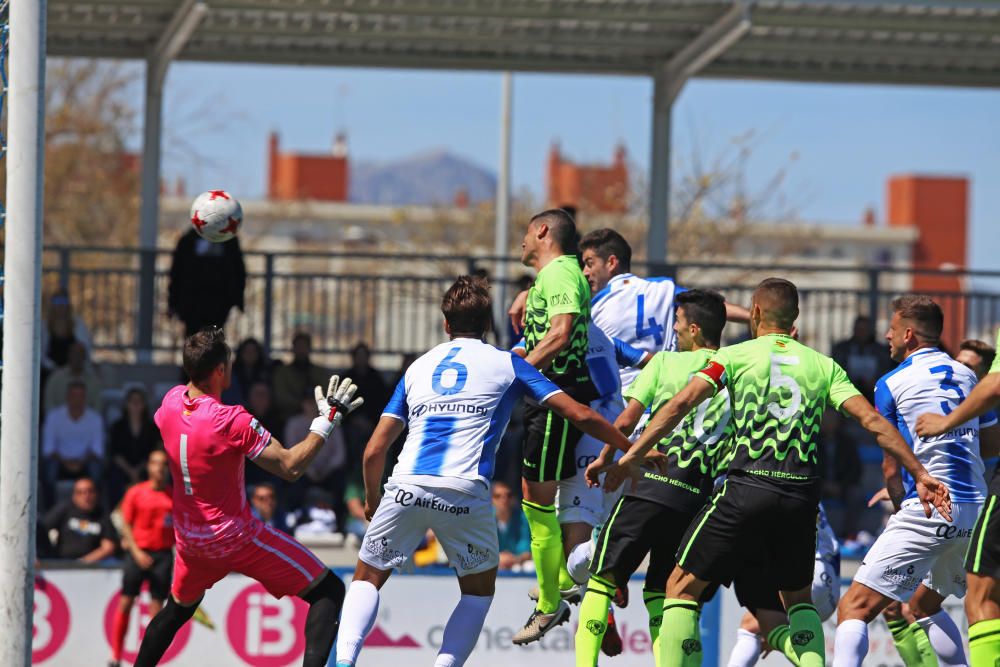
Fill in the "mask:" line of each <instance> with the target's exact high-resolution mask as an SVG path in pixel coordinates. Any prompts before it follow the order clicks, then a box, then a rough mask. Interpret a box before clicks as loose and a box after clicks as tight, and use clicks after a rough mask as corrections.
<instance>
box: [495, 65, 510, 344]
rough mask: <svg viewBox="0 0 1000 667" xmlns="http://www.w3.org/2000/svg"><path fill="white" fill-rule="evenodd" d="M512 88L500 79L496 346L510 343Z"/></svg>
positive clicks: (507, 80)
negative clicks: (504, 333)
mask: <svg viewBox="0 0 1000 667" xmlns="http://www.w3.org/2000/svg"><path fill="white" fill-rule="evenodd" d="M512 88H513V85H512V80H511V74H510V72H504V73H503V74H502V75H501V84H500V165H499V169H498V170H497V194H496V198H497V201H496V223H495V225H494V239H493V254H494V255H496V257H497V260H496V267H495V269H494V271H493V285H494V290H493V323H494V326H496V327H497V329H498V331H496V332H495V333H496V336H497V341H498V342H499V343H500V345H504V344H506V343H513V342H514V341H504V340H503V339H502V338H501V332H502V331H506V330H507V328H506V327H505V326H504V323H505V322H506V321H507V262H506V261H505V258H506V257H507V253H508V252H509V246H510V125H511V113H510V106H511V98H512V96H513V90H512Z"/></svg>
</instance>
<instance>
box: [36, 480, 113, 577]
mask: <svg viewBox="0 0 1000 667" xmlns="http://www.w3.org/2000/svg"><path fill="white" fill-rule="evenodd" d="M42 527H43V528H44V529H45V530H46V532H49V533H50V532H52V531H55V532H56V540H55V545H54V549H53V554H54V555H55V557H56V558H64V559H67V560H77V561H80V562H81V563H96V562H98V561H101V560H104V559H105V558H110V557H111V556H113V555H114V553H115V543H116V542H117V540H118V535H117V533H115V529H114V526H112V525H111V519H110V518H109V517H108V515H107V514H105V513H104V512H103V511H102V510H101V507H100V502H99V501H98V498H97V485H96V484H95V483H94V480H92V479H90V478H89V477H81V478H80V479H78V480H76V483H75V484H74V485H73V495H72V496H71V497H70V499H69V500H67V501H66V502H64V503H61V504H60V505H58V506H57V507H55V508H53V509H52V510H51V511H50V512H49V513H48V514H46V515H45V518H44V519H43V520H42Z"/></svg>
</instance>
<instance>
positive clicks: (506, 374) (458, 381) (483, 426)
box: [382, 338, 561, 497]
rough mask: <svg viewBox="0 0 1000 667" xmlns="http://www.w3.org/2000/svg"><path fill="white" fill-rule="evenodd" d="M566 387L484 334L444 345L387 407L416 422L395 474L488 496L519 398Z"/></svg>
mask: <svg viewBox="0 0 1000 667" xmlns="http://www.w3.org/2000/svg"><path fill="white" fill-rule="evenodd" d="M560 391H561V389H559V387H557V386H556V385H555V384H553V383H552V382H551V381H550V380H548V379H547V378H546V377H545V376H543V375H542V374H541V373H539V372H538V371H537V370H536V369H535V368H534V367H533V366H531V364H529V363H528V362H526V361H524V360H523V359H521V358H520V357H518V356H517V355H514V354H512V353H510V352H506V351H503V350H498V349H497V348H495V347H493V346H492V345H487V344H486V343H484V342H482V341H481V340H476V339H472V338H456V339H455V340H453V341H450V342H448V343H442V344H441V345H438V346H437V347H435V348H433V349H432V350H431V351H430V352H428V353H427V354H425V355H423V356H422V357H420V358H419V359H417V360H416V361H414V362H413V364H412V365H411V366H410V367H409V369H407V371H406V374H405V375H404V376H403V378H402V379H401V380H400V381H399V384H398V385H396V390H395V392H393V395H392V398H391V399H390V400H389V404H388V405H386V407H385V410H384V411H383V413H382V416H383V417H393V418H395V419H399V420H400V421H402V422H403V423H405V424H406V425H407V427H408V428H409V432H408V433H407V436H406V442H405V443H404V444H403V450H402V451H401V452H400V454H399V461H398V462H397V463H396V467H395V468H393V471H392V477H391V478H390V481H392V482H401V483H407V484H417V485H420V486H430V487H444V488H451V489H455V490H458V491H464V492H466V493H471V494H473V495H477V496H483V497H485V496H486V494H488V492H489V484H490V480H492V479H493V463H494V459H495V457H496V450H497V447H498V446H499V444H500V441H501V439H502V438H503V434H504V431H505V430H506V429H507V423H508V421H510V413H511V410H512V409H513V408H514V405H515V404H516V403H517V401H518V400H519V399H520V398H521V397H522V396H525V395H527V396H529V397H530V398H532V399H534V400H535V401H538V402H539V403H542V402H544V401H546V400H547V399H549V398H551V397H552V396H553V395H555V394H558V393H559V392H560Z"/></svg>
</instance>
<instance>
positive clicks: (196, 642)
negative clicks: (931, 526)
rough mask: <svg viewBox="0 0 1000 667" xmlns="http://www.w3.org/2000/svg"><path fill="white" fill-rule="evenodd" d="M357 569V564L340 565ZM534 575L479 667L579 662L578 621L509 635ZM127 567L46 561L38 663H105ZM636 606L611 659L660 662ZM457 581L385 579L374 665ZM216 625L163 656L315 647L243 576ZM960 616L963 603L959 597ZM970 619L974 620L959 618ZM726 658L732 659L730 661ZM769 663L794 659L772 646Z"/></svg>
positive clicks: (219, 608)
mask: <svg viewBox="0 0 1000 667" xmlns="http://www.w3.org/2000/svg"><path fill="white" fill-rule="evenodd" d="M340 574H342V575H344V576H345V577H348V578H349V573H347V572H340ZM532 583H533V579H532V578H529V577H501V578H500V579H499V581H498V582H497V594H496V597H495V599H494V602H493V607H492V609H491V610H490V614H489V616H488V617H487V620H486V626H485V627H484V628H483V631H482V634H481V635H480V637H479V641H478V643H477V645H476V650H475V652H474V653H473V655H472V658H471V659H470V660H469V662H468V664H469V665H470V667H501V666H507V665H515V664H516V665H519V666H520V665H523V666H525V667H529V666H531V665H544V666H545V667H558V666H560V665H567V666H569V665H572V664H573V635H574V633H575V631H576V615H577V613H576V608H574V614H573V621H572V622H570V623H567V624H565V625H563V626H560V627H559V628H557V629H555V630H553V631H552V632H551V633H549V635H548V636H547V637H546V638H545V639H544V640H543V641H541V642H539V643H537V644H532V645H529V646H525V647H516V646H513V645H512V644H511V643H510V639H511V637H512V636H513V634H514V633H515V632H516V631H517V630H518V628H519V627H520V626H521V624H522V623H523V622H524V621H525V620H526V619H527V617H528V615H529V614H530V613H531V609H532V603H531V601H530V600H529V599H528V597H527V591H528V588H529V587H530V586H531V585H532ZM120 585H121V575H120V573H119V572H118V571H117V570H47V571H45V572H43V573H42V577H41V578H40V579H39V580H38V582H37V583H36V587H35V616H34V637H33V662H34V664H36V665H46V666H52V667H77V666H79V667H85V666H86V667H93V665H98V664H104V663H106V662H107V660H108V657H109V653H110V636H111V626H112V622H113V619H114V613H115V608H116V606H117V604H118V593H119V590H120ZM630 594H631V595H630V597H631V604H630V605H629V606H628V608H626V609H624V610H616V618H617V619H618V628H619V632H620V633H621V635H622V640H623V644H624V651H623V653H622V655H620V656H618V657H616V658H613V659H609V658H606V657H603V658H602V660H601V664H613V665H619V666H620V667H632V666H633V665H643V666H645V667H650V666H651V665H652V656H651V655H650V641H649V633H648V630H647V619H646V612H645V608H644V607H643V605H642V586H641V579H639V580H637V581H635V582H634V583H633V584H632V585H631V587H630ZM458 596H459V591H458V584H457V583H456V581H455V579H454V577H453V576H436V575H423V574H421V575H398V576H394V577H393V578H392V579H390V581H389V583H388V584H387V585H386V587H385V589H384V591H383V595H382V602H381V605H380V608H379V615H378V619H377V621H376V624H375V627H374V629H373V631H372V633H371V635H370V636H369V639H368V642H367V644H366V646H365V648H364V650H363V652H362V661H363V664H364V665H365V666H366V667H380V666H382V665H385V666H386V667H388V666H390V665H391V666H393V667H395V666H398V665H431V664H433V662H434V656H435V655H436V654H437V651H438V648H439V647H440V645H441V635H442V633H443V631H444V625H445V623H446V622H447V620H448V615H449V614H450V613H451V610H452V609H453V607H454V605H455V603H456V602H457V601H458ZM147 603H148V599H147V598H146V597H145V594H143V597H142V598H141V599H140V600H139V602H138V603H137V604H136V605H135V607H134V609H133V612H132V619H131V623H130V625H129V633H128V635H127V636H126V639H125V652H124V653H125V654H124V656H123V657H124V660H125V663H126V664H129V663H131V661H132V660H133V659H134V658H135V653H136V650H137V649H138V645H139V639H140V637H141V630H140V627H144V626H145V624H146V623H147V622H148V605H147ZM202 608H203V610H204V611H205V612H206V613H207V615H208V618H209V620H210V621H211V623H212V624H213V625H214V629H212V628H208V627H206V626H205V625H202V624H198V623H193V622H192V623H189V624H187V625H186V626H185V627H184V629H183V630H181V632H180V633H179V634H178V636H177V638H176V639H175V640H174V643H173V645H172V646H171V647H170V650H169V651H168V652H167V654H166V656H165V659H164V660H163V662H161V664H163V665H171V666H174V667H181V666H186V665H209V664H210V665H213V667H226V666H229V665H233V666H243V665H254V666H259V667H284V666H286V665H297V664H301V660H302V653H303V651H304V649H305V640H304V637H303V628H304V626H305V617H306V613H307V611H308V606H307V605H306V604H305V603H304V602H302V601H301V600H298V599H297V598H285V599H283V600H275V599H274V598H272V597H271V596H270V595H268V594H267V592H266V591H265V590H264V588H263V587H262V586H260V585H259V584H257V583H256V582H254V581H252V580H250V579H247V578H246V577H242V576H239V575H233V576H230V577H227V578H226V579H224V580H222V581H220V582H219V583H218V584H216V585H215V587H213V588H212V590H211V591H209V592H208V594H207V595H206V596H205V600H204V602H203V604H202ZM949 611H950V612H951V613H952V614H953V615H954V616H955V617H956V620H957V621H958V620H960V617H961V615H962V614H961V605H960V604H958V603H955V604H952V605H950V606H949ZM741 616H742V610H741V609H740V608H739V607H738V605H737V604H736V601H735V598H734V597H733V596H732V594H731V593H729V592H728V591H724V592H723V595H721V596H719V598H718V600H717V601H715V602H713V603H712V604H710V605H709V606H708V607H706V609H705V611H704V613H703V616H702V625H703V633H704V634H703V640H704V658H705V659H704V665H705V667H712V666H714V665H717V664H720V662H721V664H725V660H724V658H725V657H726V656H728V655H729V650H730V649H731V647H732V643H733V639H734V638H735V633H736V629H737V628H738V627H739V622H740V618H741ZM961 627H964V621H962V623H961ZM833 630H834V626H833V625H832V623H828V624H827V633H828V634H827V645H828V650H832V641H833ZM871 647H872V652H871V656H870V658H869V661H868V662H866V663H865V664H871V665H873V666H876V665H877V666H882V665H884V666H885V667H895V666H897V665H899V666H901V665H902V662H901V661H900V659H899V656H898V655H897V654H896V652H895V648H894V647H893V644H892V638H891V636H890V635H889V633H888V631H887V629H886V627H885V625H884V623H882V622H881V621H878V622H876V623H875V624H874V625H873V626H872V635H871ZM720 656H722V659H721V660H720ZM762 662H763V663H764V664H773V665H780V664H787V661H785V660H784V658H782V657H780V656H776V655H772V656H770V657H769V658H767V659H766V660H764V661H762Z"/></svg>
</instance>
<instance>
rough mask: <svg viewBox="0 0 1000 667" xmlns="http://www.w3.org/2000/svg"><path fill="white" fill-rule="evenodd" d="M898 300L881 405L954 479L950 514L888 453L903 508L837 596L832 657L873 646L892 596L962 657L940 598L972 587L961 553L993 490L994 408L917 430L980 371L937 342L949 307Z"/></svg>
mask: <svg viewBox="0 0 1000 667" xmlns="http://www.w3.org/2000/svg"><path fill="white" fill-rule="evenodd" d="M892 309H893V315H892V321H891V322H890V324H889V331H888V333H887V334H886V339H887V340H888V341H889V348H890V353H891V355H892V358H893V360H894V361H897V362H899V364H900V365H899V366H898V367H897V368H896V369H895V370H893V371H891V372H890V373H887V374H886V375H884V376H882V378H881V379H879V381H878V382H877V383H876V384H875V405H876V407H877V408H878V411H879V413H880V414H882V415H883V416H884V417H886V418H887V419H889V420H890V421H891V422H892V423H893V424H894V425H895V426H896V428H897V429H898V430H899V432H900V433H901V434H902V435H903V437H904V438H905V439H906V440H907V442H909V443H911V446H912V448H913V452H914V454H915V455H916V456H917V458H918V459H919V460H920V462H921V463H922V464H924V465H925V466H926V468H927V469H928V470H929V471H930V472H932V473H933V474H934V475H936V476H938V477H939V478H940V479H942V480H944V482H945V483H946V484H947V485H948V488H949V490H950V491H951V497H952V502H953V507H952V512H951V514H952V518H951V519H944V518H942V517H941V516H931V517H925V516H924V514H923V512H922V511H921V508H920V506H919V500H918V499H917V494H916V490H915V488H914V485H913V482H912V480H910V479H907V478H906V476H904V475H903V474H901V473H900V472H899V466H898V463H897V462H896V461H895V459H893V458H891V457H889V456H886V459H885V463H884V464H883V469H884V471H885V475H886V489H887V490H888V492H889V497H890V499H891V500H892V504H893V506H894V507H895V509H896V513H895V514H893V516H892V517H891V518H890V519H889V523H888V524H887V525H886V528H885V530H884V531H883V533H882V534H881V535H880V536H879V538H878V539H877V540H876V541H875V544H874V545H872V548H871V549H870V550H869V552H868V554H867V555H866V556H865V559H864V562H863V563H862V564H861V567H860V569H859V570H858V572H857V574H856V575H855V577H854V582H853V583H852V584H851V587H850V589H849V590H848V591H847V594H846V595H845V596H844V598H843V599H842V600H841V601H840V608H839V610H838V612H839V613H838V626H837V638H836V643H835V654H834V665H836V666H837V667H850V666H852V665H853V666H855V667H860V665H861V663H862V661H863V660H864V658H865V656H866V655H867V653H868V627H867V624H868V623H870V622H871V621H872V620H874V619H875V618H876V617H877V616H878V614H880V613H881V612H882V610H883V609H885V607H887V606H888V605H889V604H890V603H891V602H892V601H893V600H895V601H898V602H907V603H909V608H910V611H911V612H912V614H913V616H914V617H915V618H916V620H917V623H919V624H920V626H921V627H922V628H923V629H924V631H925V632H926V633H927V636H928V638H929V639H930V643H931V645H932V646H933V647H934V652H935V653H936V654H937V655H938V658H939V660H940V661H941V662H942V663H943V664H946V665H965V664H966V659H965V650H964V648H963V646H962V644H963V641H962V636H961V633H960V632H959V629H958V627H957V626H956V625H955V623H954V621H952V620H951V617H950V616H949V615H948V613H947V612H945V611H943V610H942V608H941V605H942V603H943V602H944V600H945V599H946V598H947V597H948V596H949V595H955V596H956V597H963V596H964V595H965V572H964V568H963V561H964V558H965V553H966V551H967V550H968V545H969V540H970V537H971V534H972V531H973V527H974V526H975V523H976V519H977V517H978V516H979V512H980V509H981V508H982V503H983V500H984V499H985V497H986V482H985V479H984V477H983V473H984V466H983V461H982V458H981V457H980V451H979V449H980V444H979V434H980V431H981V429H984V428H986V427H989V426H992V425H994V424H995V423H996V417H995V416H994V415H992V414H990V415H987V416H984V417H982V418H979V419H973V420H969V421H968V422H965V423H963V424H960V425H959V427H958V428H955V429H953V430H952V431H950V432H949V433H947V434H945V435H943V436H941V437H934V438H921V437H919V436H917V435H916V433H915V431H914V426H915V423H916V418H917V416H918V415H920V414H921V413H924V412H930V411H933V412H939V413H943V414H948V413H949V412H952V411H953V410H954V409H955V408H956V407H957V406H958V404H959V402H960V401H961V400H962V399H963V398H965V396H967V395H968V394H969V392H970V391H971V390H972V388H973V387H974V386H975V384H976V376H975V373H973V372H972V371H971V370H969V369H968V368H966V367H965V366H963V365H962V364H960V363H958V362H957V361H955V360H954V359H952V358H951V357H950V356H948V354H946V353H945V352H942V351H941V350H940V349H938V344H939V341H940V338H941V331H942V328H943V326H944V315H943V313H942V311H941V308H940V307H939V306H938V305H937V304H936V303H934V302H933V301H932V300H931V299H929V298H927V297H922V296H904V297H900V298H898V299H896V300H895V301H893V302H892ZM915 436H916V437H915Z"/></svg>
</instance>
